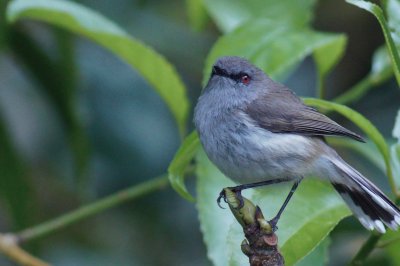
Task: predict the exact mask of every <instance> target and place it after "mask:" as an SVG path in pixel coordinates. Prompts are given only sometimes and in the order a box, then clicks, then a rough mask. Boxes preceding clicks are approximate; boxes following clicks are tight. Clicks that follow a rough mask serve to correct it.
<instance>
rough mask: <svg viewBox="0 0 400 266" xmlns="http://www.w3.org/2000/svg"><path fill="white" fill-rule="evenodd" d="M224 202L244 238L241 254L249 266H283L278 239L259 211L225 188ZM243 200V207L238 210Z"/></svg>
mask: <svg viewBox="0 0 400 266" xmlns="http://www.w3.org/2000/svg"><path fill="white" fill-rule="evenodd" d="M224 191H225V195H226V201H227V203H228V204H229V208H230V209H231V211H232V213H233V215H234V216H235V218H236V220H237V221H238V222H239V223H240V225H241V226H242V227H243V232H244V235H245V237H246V239H247V240H246V239H245V240H243V242H242V244H241V249H242V252H243V253H244V254H245V255H246V256H247V257H249V263H250V266H283V265H284V263H285V262H284V258H283V256H282V255H281V253H280V252H279V250H278V237H277V236H276V235H275V232H274V231H273V230H272V228H271V225H270V224H269V223H268V222H267V221H266V220H265V219H264V216H263V214H262V212H261V209H260V208H259V207H258V206H254V204H253V203H252V202H251V201H249V200H248V199H246V198H244V197H242V196H240V195H238V194H237V193H235V192H233V191H232V190H230V189H229V188H225V189H224ZM241 200H243V206H242V207H241V208H239V206H240V202H241Z"/></svg>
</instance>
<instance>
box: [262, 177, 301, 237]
mask: <svg viewBox="0 0 400 266" xmlns="http://www.w3.org/2000/svg"><path fill="white" fill-rule="evenodd" d="M301 180H303V178H299V179H297V180H296V181H295V182H294V184H293V186H292V189H291V190H290V192H289V194H288V195H287V197H286V199H285V202H284V203H283V205H282V206H281V208H280V209H279V211H278V213H277V214H276V216H275V217H274V218H272V219H271V220H270V221H268V223H269V224H270V225H271V227H272V230H273V231H274V232H275V231H276V230H277V229H278V227H277V226H276V225H277V223H278V221H279V218H281V215H282V213H283V211H284V210H285V208H286V205H287V204H288V203H289V201H290V199H291V198H292V196H293V194H294V192H295V191H296V189H297V187H298V186H299V184H300V182H301Z"/></svg>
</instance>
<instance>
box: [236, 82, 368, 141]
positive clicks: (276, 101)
mask: <svg viewBox="0 0 400 266" xmlns="http://www.w3.org/2000/svg"><path fill="white" fill-rule="evenodd" d="M243 111H244V112H245V113H246V114H247V115H248V116H249V117H250V118H251V119H253V120H254V121H255V122H256V123H257V124H258V126H260V127H261V128H264V129H267V130H269V131H271V132H274V133H292V134H299V135H306V136H346V137H350V138H352V139H355V140H357V141H360V142H365V140H364V139H363V138H362V137H361V136H359V135H358V134H356V133H354V132H352V131H350V130H348V129H346V128H344V127H342V126H341V125H339V124H337V123H336V122H334V121H333V120H331V119H330V118H328V117H327V116H325V115H323V114H321V113H319V112H318V111H317V110H315V109H314V108H312V107H309V106H306V105H304V103H303V102H302V101H301V99H300V98H299V97H297V96H296V95H295V94H294V93H293V92H292V91H291V90H289V89H288V88H286V87H284V86H279V87H277V88H275V89H273V90H270V91H269V92H268V93H267V94H265V95H264V96H263V97H262V98H259V99H257V100H254V101H253V102H251V103H250V104H249V105H248V107H247V108H246V109H245V110H243Z"/></svg>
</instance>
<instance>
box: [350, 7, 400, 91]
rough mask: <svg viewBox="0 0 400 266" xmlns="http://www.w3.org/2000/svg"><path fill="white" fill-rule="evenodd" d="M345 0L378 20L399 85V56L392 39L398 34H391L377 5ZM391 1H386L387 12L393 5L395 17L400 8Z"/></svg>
mask: <svg viewBox="0 0 400 266" xmlns="http://www.w3.org/2000/svg"><path fill="white" fill-rule="evenodd" d="M346 1H347V2H348V3H350V4H352V5H355V6H357V7H359V8H362V9H365V10H367V11H368V12H370V13H372V14H373V15H374V16H375V17H376V19H377V20H378V22H379V24H380V25H381V28H382V31H383V35H384V36H385V41H386V45H387V48H388V50H389V53H390V59H391V61H392V64H393V68H394V74H395V76H396V79H397V83H398V84H399V85H400V57H399V52H398V50H397V48H396V45H395V42H394V41H393V39H394V38H398V36H392V31H391V30H390V28H389V26H388V23H387V22H386V19H385V17H384V15H383V11H382V9H381V8H380V7H379V6H378V5H376V4H374V3H371V2H366V1H362V0H346ZM393 3H394V2H393ZM393 3H389V2H388V12H389V14H392V13H391V12H392V11H391V10H390V8H389V6H390V7H394V9H395V10H394V11H393V12H395V14H393V15H392V16H393V17H397V16H398V14H399V10H400V8H399V7H398V5H397V4H393ZM393 21H394V20H393ZM397 26H399V25H397Z"/></svg>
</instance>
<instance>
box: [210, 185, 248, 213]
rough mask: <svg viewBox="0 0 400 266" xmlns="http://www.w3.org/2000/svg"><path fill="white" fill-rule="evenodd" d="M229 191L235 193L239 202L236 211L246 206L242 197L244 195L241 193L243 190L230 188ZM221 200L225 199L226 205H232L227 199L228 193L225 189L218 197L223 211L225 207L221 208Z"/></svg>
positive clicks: (218, 202)
mask: <svg viewBox="0 0 400 266" xmlns="http://www.w3.org/2000/svg"><path fill="white" fill-rule="evenodd" d="M228 189H229V190H231V191H232V192H234V193H235V200H237V201H238V202H239V203H238V205H237V207H235V209H241V208H242V207H243V205H244V200H243V196H242V193H241V192H242V190H241V189H238V188H236V187H230V188H228ZM221 199H223V200H224V201H225V202H226V203H228V204H229V205H231V204H230V203H229V202H228V199H227V197H226V191H225V189H223V190H222V191H221V192H220V193H219V196H218V198H217V204H218V206H219V207H220V208H221V209H225V208H224V207H222V206H221Z"/></svg>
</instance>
